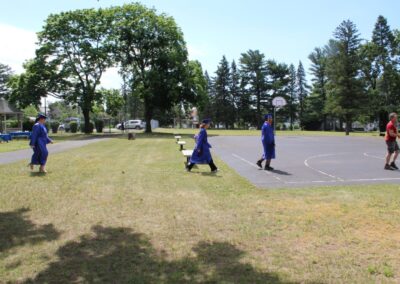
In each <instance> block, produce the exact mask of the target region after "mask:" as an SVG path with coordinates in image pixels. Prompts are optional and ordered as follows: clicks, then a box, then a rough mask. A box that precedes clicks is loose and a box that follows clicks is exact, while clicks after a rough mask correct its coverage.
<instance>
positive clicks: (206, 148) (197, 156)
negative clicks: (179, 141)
mask: <svg viewBox="0 0 400 284" xmlns="http://www.w3.org/2000/svg"><path fill="white" fill-rule="evenodd" d="M210 148H211V145H210V144H209V143H208V140H207V131H206V130H205V129H204V128H202V129H200V132H199V135H198V136H197V141H196V146H195V147H194V150H193V154H192V157H191V158H190V163H191V164H208V163H210V162H211V161H212V157H211V152H210ZM199 150H200V153H199Z"/></svg>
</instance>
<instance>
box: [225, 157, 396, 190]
mask: <svg viewBox="0 0 400 284" xmlns="http://www.w3.org/2000/svg"><path fill="white" fill-rule="evenodd" d="M335 155H340V154H324V155H318V156H313V157H310V158H308V159H307V160H310V159H314V158H319V157H327V156H328V157H329V156H335ZM232 156H233V157H235V158H236V159H239V160H241V161H242V162H244V163H246V164H248V165H250V166H252V167H253V168H257V169H259V167H258V166H257V165H255V164H254V163H252V162H250V161H248V160H246V159H244V158H242V157H240V156H239V155H236V154H232ZM307 160H306V161H307ZM309 168H310V169H312V170H314V171H317V172H320V173H321V174H322V173H324V175H328V176H329V177H332V178H334V180H311V181H284V180H282V179H281V178H280V177H278V176H275V175H274V174H272V173H271V172H268V171H263V173H265V174H267V175H270V176H272V177H274V178H275V179H276V180H278V181H280V182H283V183H285V184H310V183H321V184H322V183H327V184H329V183H346V182H369V181H370V182H373V181H398V180H399V181H400V177H399V178H360V179H347V180H345V179H342V178H338V177H335V176H333V175H329V174H327V173H325V172H322V171H319V170H317V169H314V168H312V167H310V166H309Z"/></svg>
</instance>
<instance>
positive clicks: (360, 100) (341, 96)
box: [326, 20, 366, 135]
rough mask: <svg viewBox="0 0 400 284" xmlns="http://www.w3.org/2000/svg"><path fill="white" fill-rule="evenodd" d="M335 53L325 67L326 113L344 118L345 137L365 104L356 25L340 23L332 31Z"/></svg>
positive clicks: (348, 22)
mask: <svg viewBox="0 0 400 284" xmlns="http://www.w3.org/2000/svg"><path fill="white" fill-rule="evenodd" d="M334 37H335V40H336V48H335V50H336V53H334V54H331V55H330V57H329V59H328V64H327V74H328V79H329V83H328V85H327V91H328V102H327V105H326V109H327V111H328V112H329V113H331V114H333V115H335V116H339V117H342V118H344V120H345V122H346V135H349V133H350V130H351V125H352V122H353V120H354V118H355V117H356V116H357V115H358V114H360V113H361V112H362V109H363V107H364V106H365V102H366V100H365V99H366V95H365V93H364V89H363V84H362V80H361V79H360V67H361V60H360V57H359V48H360V37H359V32H358V30H357V27H356V25H355V24H354V23H353V22H351V21H349V20H347V21H343V22H342V23H341V24H340V25H339V27H338V28H337V29H336V30H335V32H334Z"/></svg>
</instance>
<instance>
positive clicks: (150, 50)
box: [112, 3, 191, 132]
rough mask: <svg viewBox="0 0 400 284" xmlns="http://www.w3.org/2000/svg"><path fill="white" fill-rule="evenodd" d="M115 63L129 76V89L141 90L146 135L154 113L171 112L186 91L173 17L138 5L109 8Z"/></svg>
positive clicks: (182, 43) (180, 45) (184, 60)
mask: <svg viewBox="0 0 400 284" xmlns="http://www.w3.org/2000/svg"><path fill="white" fill-rule="evenodd" d="M112 10H113V12H114V15H115V18H114V22H113V25H112V26H113V34H114V35H115V40H116V43H117V44H116V47H117V48H116V54H117V57H116V59H117V61H118V62H119V64H120V65H121V66H122V67H123V70H125V71H127V72H129V73H130V79H131V85H132V89H140V92H139V95H140V98H141V99H142V100H143V104H144V110H145V111H144V112H145V113H144V115H145V120H146V123H147V124H146V132H151V123H150V122H151V119H152V118H153V115H154V112H155V110H159V111H164V110H168V109H171V108H172V107H173V106H174V105H175V104H176V103H178V102H180V101H181V100H182V96H183V95H184V94H189V95H191V92H190V89H189V90H188V89H187V84H185V81H186V80H187V78H185V76H186V75H187V74H188V72H187V65H188V60H187V49H186V43H185V41H184V39H183V34H182V31H181V30H180V29H179V27H178V26H177V25H176V23H175V21H174V19H173V18H172V17H168V16H166V15H164V14H160V15H158V14H157V13H156V11H155V10H153V9H148V8H146V7H145V6H143V5H140V4H137V3H136V4H128V5H123V6H121V7H114V8H112Z"/></svg>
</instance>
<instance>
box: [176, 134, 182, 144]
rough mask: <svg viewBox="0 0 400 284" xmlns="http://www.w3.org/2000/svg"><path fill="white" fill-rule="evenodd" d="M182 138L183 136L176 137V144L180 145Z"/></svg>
mask: <svg viewBox="0 0 400 284" xmlns="http://www.w3.org/2000/svg"><path fill="white" fill-rule="evenodd" d="M181 138H182V136H180V135H177V136H175V139H176V143H178V142H179V140H180V139H181Z"/></svg>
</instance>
